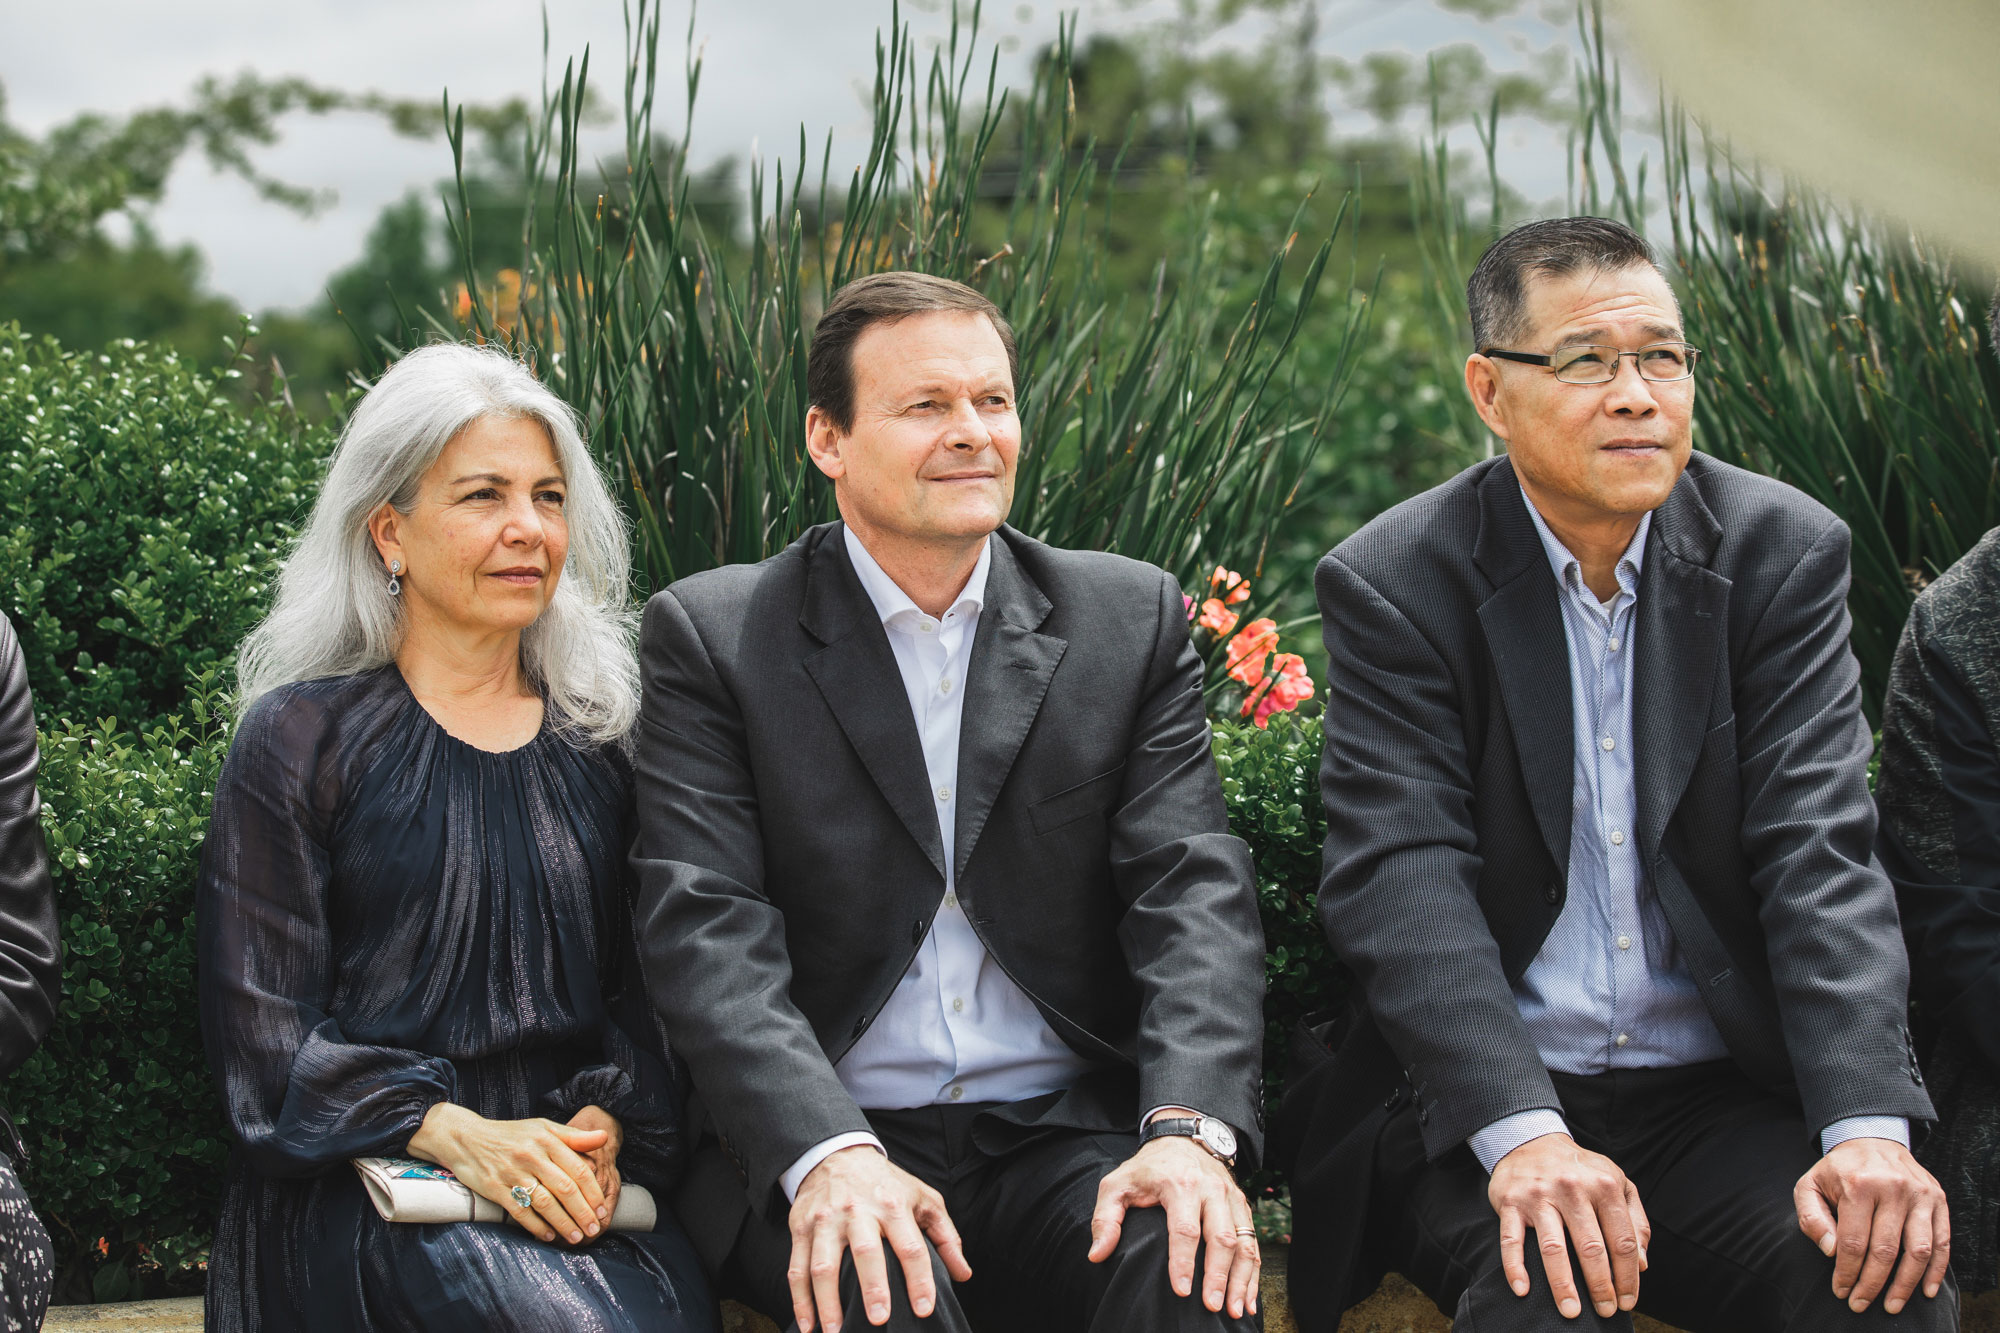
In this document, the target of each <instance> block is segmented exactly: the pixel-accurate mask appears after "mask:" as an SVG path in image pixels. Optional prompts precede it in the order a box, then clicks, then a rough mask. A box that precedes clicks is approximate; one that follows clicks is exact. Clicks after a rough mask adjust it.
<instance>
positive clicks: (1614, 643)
mask: <svg viewBox="0 0 2000 1333" xmlns="http://www.w3.org/2000/svg"><path fill="white" fill-rule="evenodd" d="M1604 646H1605V647H1606V648H1608V649H1610V650H1611V651H1612V652H1614V653H1615V652H1617V651H1618V640H1616V639H1613V640H1612V641H1611V642H1609V643H1607V644H1605V645H1604Z"/></svg>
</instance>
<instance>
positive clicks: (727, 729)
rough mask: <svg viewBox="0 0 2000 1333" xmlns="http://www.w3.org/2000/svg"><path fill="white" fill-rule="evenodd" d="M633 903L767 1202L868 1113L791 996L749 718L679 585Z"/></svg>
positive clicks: (649, 653) (649, 984)
mask: <svg viewBox="0 0 2000 1333" xmlns="http://www.w3.org/2000/svg"><path fill="white" fill-rule="evenodd" d="M640 669H641V673H642V681H643V689H644V694H643V701H642V704H641V708H640V723H639V725H640V732H639V753H638V761H637V789H638V828H639V832H638V836H637V838H636V839H635V840H634V842H633V850H632V864H633V867H634V869H635V870H636V872H637V874H638V880H639V891H638V901H637V905H636V908H635V924H636V927H637V930H638V937H639V951H640V961H641V964H642V965H643V968H644V971H645V975H646V988H647V994H648V995H649V996H650V997H651V999H652V1002H653V1007H654V1008H655V1009H656V1010H657V1011H658V1012H659V1014H660V1015H661V1018H662V1020H663V1021H664V1023H665V1025H666V1029H667V1036H668V1039H669V1040H670V1041H671V1042H672V1044H673V1048H674V1049H675V1051H677V1052H678V1053H679V1054H680V1056H681V1058H682V1059H684V1060H686V1061H687V1064H688V1069H689V1072H690V1073H691V1075H692V1077H693V1081H694V1086H695V1088H696V1090H697V1091H698V1092H699V1094H700V1097H701V1099H702V1101H703V1103H704V1104H705V1105H706V1106H707V1108H708V1110H709V1111H710V1113H711V1114H712V1115H713V1117H714V1119H715V1122H716V1123H717V1124H718V1125H720V1126H722V1127H723V1128H724V1130H725V1132H726V1134H727V1136H728V1137H727V1138H726V1139H725V1147H726V1148H727V1149H728V1150H729V1151H730V1152H731V1153H732V1155H733V1156H734V1157H735V1160H736V1161H737V1163H738V1165H739V1166H740V1167H741V1168H742V1169H743V1172H744V1174H745V1175H746V1177H747V1178H748V1180H749V1185H750V1197H751V1200H752V1201H753V1203H755V1204H756V1205H757V1206H758V1207H759V1208H760V1209H761V1210H764V1211H767V1212H768V1211H769V1210H771V1209H772V1208H774V1207H775V1206H778V1204H779V1201H781V1199H782V1195H781V1194H779V1192H778V1190H777V1184H778V1179H779V1177H780V1176H781V1175H782V1174H783V1173H784V1170H785V1168H786V1167H788V1166H790V1165H791V1164H792V1163H793V1162H795V1161H797V1160H798V1158H799V1156H800V1155H801V1154H803V1153H804V1152H805V1151H806V1149H808V1148H810V1147H812V1146H813V1145H814V1144H817V1143H821V1142H824V1141H825V1140H827V1139H830V1138H832V1137H834V1136H835V1135H838V1134H847V1133H867V1132H868V1121H867V1118H866V1117H865V1116H863V1115H862V1113H861V1110H860V1108H859V1107H857V1106H856V1105H855V1104H854V1099H853V1098H852V1097H851V1096H849V1095H848V1092H847V1089H846V1088H845V1087H843V1086H842V1085H841V1082H840V1080H839V1078H838V1077H837V1076H835V1074H834V1072H833V1065H832V1064H831V1062H829V1061H828V1060H827V1058H826V1053H825V1052H824V1051H823V1050H822V1049H821V1048H820V1044H819V1041H818V1039H817V1038H816V1037H815V1035H814V1033H813V1030H812V1025H811V1024H810V1023H808V1022H807V1021H806V1018H805V1015H804V1014H802V1013H800V1012H799V1009H798V1006H797V1005H795V1004H793V1003H792V999H791V980H792V966H791V955H790V953H789V952H788V950H787V948H786V940H785V923H784V917H783V914H782V913H781V912H780V911H779V910H778V908H777V907H775V906H774V905H773V904H772V903H771V901H770V899H769V897H767V896H766V894H765V891H764V855H763V846H764V838H763V829H762V826H761V823H760V821H759V815H758V806H757V787H756V781H755V777H754V775H753V773H752V772H751V768H750V761H749V757H748V749H747V746H746V743H745V738H744V728H743V717H742V711H741V709H740V708H739V707H738V705H737V703H736V700H735V699H734V697H733V696H732V695H731V694H730V692H729V689H728V686H727V685H726V684H725V683H724V682H723V680H722V679H721V676H720V674H719V673H718V672H717V671H716V669H715V666H714V663H713V662H712V661H711V659H710V656H709V652H708V649H707V647H706V646H705V645H704V644H703V642H702V638H701V635H700V633H699V632H698V631H697V629H696V627H695V624H694V622H693V620H692V619H691V618H690V617H689V616H688V614H687V611H686V609H685V608H684V607H683V606H682V605H681V604H680V602H679V601H678V600H676V598H675V596H674V594H673V591H672V590H671V589H669V590H667V591H665V592H661V593H657V594H655V595H654V597H653V599H652V600H651V601H650V602H648V603H647V606H646V617H645V624H644V628H643V630H642V631H641V635H640Z"/></svg>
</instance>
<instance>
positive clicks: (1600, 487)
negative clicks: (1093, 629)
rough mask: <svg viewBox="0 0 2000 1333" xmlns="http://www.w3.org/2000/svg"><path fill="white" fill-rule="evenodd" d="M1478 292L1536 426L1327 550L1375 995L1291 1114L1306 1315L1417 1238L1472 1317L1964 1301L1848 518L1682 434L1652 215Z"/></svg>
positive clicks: (1297, 1288)
mask: <svg viewBox="0 0 2000 1333" xmlns="http://www.w3.org/2000/svg"><path fill="white" fill-rule="evenodd" d="M1467 301H1468V307H1469V310H1470V314H1471V323H1472V328H1473V336H1474V348H1475V350H1474V352H1473V354H1472V355H1471V356H1469V357H1468V358H1467V362H1466V387H1467V390H1468V392H1469V393H1470V395H1471V397H1472V399H1473V402H1474V405H1475V407H1476V408H1477V409H1478V411H1479V413H1480V416H1481V417H1482V419H1483V420H1484V422H1485V423H1486V425H1487V427H1488V428H1489V429H1490V430H1491V431H1492V432H1493V434H1494V435H1495V436H1496V437H1498V438H1499V439H1500V440H1501V441H1503V442H1504V443H1505V444H1506V447H1507V450H1508V453H1507V455H1506V456H1504V457H1500V458H1495V459H1491V460H1488V461H1487V462H1484V463H1480V464H1477V465H1475V466H1474V467H1472V468H1470V469H1468V470H1467V471H1466V472H1464V473H1462V474H1461V475H1460V476H1458V477H1457V478H1455V479H1454V480H1452V481H1449V482H1447V483H1445V484H1444V485H1442V486H1439V487H1437V488H1435V489H1433V490H1431V491H1429V492H1427V493H1425V494H1423V495H1420V496H1418V497H1416V498H1414V499H1412V500H1410V501H1408V502H1406V503H1404V504H1401V505H1399V506H1397V507H1396V508H1394V509H1391V510H1390V511H1388V512H1387V513H1386V514H1384V515H1382V516H1381V517H1380V518H1377V519H1376V520H1374V521H1373V522H1372V523H1370V524H1369V525H1368V526H1367V527H1365V528H1364V529H1362V531H1360V532H1359V533H1357V534H1356V535H1355V536H1353V537H1352V538H1350V539H1348V540H1347V541H1346V542H1343V543H1342V544H1341V545H1340V546H1339V547H1338V548H1336V549H1335V550H1334V551H1333V552H1332V553H1331V554H1330V555H1328V556H1327V557H1326V559H1324V560H1323V561H1322V562H1321V563H1320V567H1319V571H1318V575H1317V587H1318V594H1319V603H1320V609H1321V614H1322V617H1323V621H1324V631H1325V636H1326V644H1327V651H1328V654H1329V658H1330V666H1329V670H1328V674H1327V683H1326V691H1325V698H1326V713H1325V725H1326V751H1325V758H1324V762H1323V768H1322V786H1323V790H1324V793H1325V798H1326V806H1327V818H1328V832H1327V840H1326V859H1325V875H1324V879H1323V882H1322V885H1321V889H1320V895H1319V911H1320V916H1321V920H1322V922H1323V924H1324V925H1325V928H1326V932H1327V937H1328V939H1329V940H1330V941H1331V943H1332V946H1333V948H1334V949H1335V950H1336V951H1337V952H1338V954H1339V956H1340V957H1341V958H1342V960H1343V961H1344V962H1345V963H1346V964H1347V965H1348V966H1349V967H1350V968H1351V969H1352V970H1353V973H1354V976H1355V993H1354V995H1353V1006H1352V1010H1351V1012H1350V1013H1349V1015H1348V1021H1347V1023H1346V1024H1345V1025H1344V1030H1340V1031H1336V1032H1334V1033H1332V1034H1331V1035H1332V1036H1333V1037H1334V1039H1335V1040H1334V1045H1335V1046H1336V1049H1334V1050H1332V1051H1330V1052H1324V1053H1323V1054H1322V1055H1321V1056H1320V1058H1319V1060H1318V1063H1317V1067H1314V1068H1309V1069H1298V1070H1294V1071H1293V1073H1294V1079H1295V1082H1294V1084H1293V1086H1292V1088H1291V1089H1290V1091H1289V1093H1288V1096H1287V1100H1286V1103H1285V1107H1284V1111H1283V1114H1282V1116H1281V1123H1280V1125H1279V1126H1278V1128H1277V1132H1276V1133H1275V1134H1274V1140H1275V1141H1276V1143H1277V1145H1278V1146H1277V1147H1275V1148H1274V1153H1273V1156H1274V1158H1275V1159H1276V1160H1277V1162H1278V1164H1279V1165H1281V1166H1288V1167H1290V1168H1291V1181H1292V1201H1293V1207H1294V1218H1293V1240H1294V1245H1293V1257H1292V1263H1291V1286H1292V1292H1293V1297H1294V1303H1295V1308H1296V1311H1297V1313H1298V1316H1299V1319H1300V1325H1301V1327H1302V1328H1303V1329H1305V1330H1307V1333H1330V1330H1332V1329H1333V1328H1334V1326H1335V1324H1336V1323H1337V1321H1338V1318H1339V1315H1340V1313H1341V1311H1342V1310H1344V1309H1345V1308H1346V1307H1347V1306H1348V1305H1349V1304H1351V1303H1353V1302H1354V1301H1355V1300H1358V1299H1359V1298H1361V1297H1363V1296H1365V1295H1366V1294H1367V1293H1368V1291H1369V1290H1370V1289H1371V1288H1372V1287H1373V1285H1374V1282H1375V1280H1376V1279H1377V1278H1378V1277H1379V1275H1380V1274H1381V1273H1382V1272H1384V1271H1387V1270H1396V1271H1400V1272H1402V1273H1403V1274H1404V1275H1405V1276H1407V1277H1409V1278H1411V1279H1412V1280H1413V1281H1415V1282H1416V1283H1417V1284H1418V1285H1419V1286H1420V1287H1422V1288H1423V1289H1424V1290H1425V1291H1426V1292H1427V1293H1428V1294H1429V1295H1430V1296H1431V1297H1432V1298H1433V1299H1434V1300H1435V1301H1437V1303H1438V1305H1439V1307H1440V1308H1441V1309H1443V1310H1445V1311H1447V1312H1455V1316H1456V1317H1457V1318H1458V1319H1459V1320H1461V1321H1463V1323H1462V1326H1463V1327H1468V1328H1478V1329H1480V1330H1482V1333H1493V1331H1494V1330H1557V1329H1574V1328H1601V1329H1606V1330H1621V1331H1623V1330H1629V1329H1630V1328H1631V1316H1630V1313H1629V1311H1630V1310H1631V1309H1633V1308H1634V1307H1635V1306H1636V1307H1637V1308H1638V1309H1640V1310H1643V1311H1645V1312H1646V1313H1648V1314H1650V1315H1652V1316H1654V1317H1656V1318H1658V1319H1660V1320H1662V1321H1664V1322H1666V1323H1669V1324H1673V1325H1676V1326H1679V1327H1685V1328H1696V1329H1708V1328H1742V1329H1756V1330H1759V1333H1764V1331H1766V1330H1781V1329H1782V1330H1788V1331H1791V1333H1818V1331H1819V1330H1824V1329H1834V1328H1847V1327H1854V1328H1857V1329H1858V1328H1864V1327H1877V1326H1894V1327H1899V1328H1901V1327H1908V1328H1921V1329H1952V1328H1956V1327H1957V1316H1958V1308H1957V1307H1958V1300H1957V1291H1956V1288H1955V1287H1954V1285H1953V1284H1952V1281H1951V1278H1950V1276H1949V1273H1948V1271H1947V1266H1946V1259H1947V1256H1948V1253H1949V1237H1948V1218H1947V1213H1946V1209H1945V1206H1944V1203H1943V1196H1942V1193H1941V1191H1940V1190H1939V1188H1938V1185H1937V1182H1936V1181H1935V1180H1933V1179H1932V1178H1931V1176H1930V1175H1929V1173H1928V1172H1926V1171H1925V1170H1924V1169H1923V1168H1922V1167H1921V1166H1920V1165H1919V1164H1918V1163H1917V1162H1916V1160H1915V1159H1914V1158H1913V1157H1912V1156H1911V1154H1910V1151H1909V1148H1908V1146H1907V1145H1908V1143H1909V1136H1910V1122H1912V1121H1919V1122H1927V1121H1928V1120H1929V1119H1930V1118H1931V1105H1930V1101H1929V1099H1928V1098H1927V1097H1926V1096H1925V1093H1924V1089H1923V1087H1922V1081H1923V1080H1922V1075H1921V1074H1920V1072H1919V1070H1918V1067H1917V1062H1916V1057H1915V1054H1914V1052H1913V1050H1912V1046H1911V1041H1910V1036H1909V1032H1908V1030H1907V1029H1906V1027H1905V1025H1904V999H1905V995H1906V993H1907V988H1908V970H1907V966H1906V962H1905V959H1904V955H1903V949H1902V944H1901V937H1900V934H1899V931H1898V927H1897V919H1896V907H1895V900H1894V895H1893V892H1892V890H1891V888H1890V886H1889V883H1888V881H1887V879H1886V878H1885V877H1884V876H1883V874H1882V871H1881V869H1880V867H1879V866H1878V865H1876V864H1875V862H1874V859H1873V856H1872V845H1873V841H1874V833H1875V827H1874V825H1875V820H1874V806H1873V804H1872V802H1871V801H1870V799H1869V795H1868V789H1867V765H1868V757H1869V750H1870V736H1869V730H1868V726H1867V723H1866V721H1865V720H1864V718H1863V716H1862V713H1861V689H1860V671H1859V668H1858V667H1857V665H1856V664H1855V661H1854V657H1853V654H1852V653H1851V652H1850V650H1849V647H1848V630H1849V620H1848V614H1847V607H1846V594H1847V586H1848V548H1849V538H1848V533H1847V530H1846V528H1845V527H1844V526H1843V525H1842V524H1841V523H1840V521H1839V520H1838V519H1837V518H1836V517H1835V516H1834V515H1833V514H1831V513H1829V512H1828V511H1827V510H1826V509H1825V508H1823V507H1822V506H1820V505H1819V504H1817V503H1815V502H1814V501H1812V500H1810V499H1808V498H1807V497H1805V496H1804V495H1802V494H1800V493H1799V492H1798V491H1795V490H1793V489H1791V488H1790V487H1787V486H1784V485H1782V484H1780V483H1778V482H1775V481H1772V480H1769V479H1766V478H1763V477H1759V476H1755V475H1753V474H1750V473H1747V472H1744V471H1741V470H1738V469H1736V468H1733V467H1730V466H1728V465H1726V464H1724V463H1721V462H1718V461H1716V460H1715V459H1712V458H1709V457H1706V456H1703V455H1693V456H1692V457H1691V456H1690V448H1691V421H1692V415H1693V402H1694V393H1695V380H1694V378H1693V374H1694V370H1695V367H1696V364H1697V362H1698V357H1699V352H1698V350H1697V349H1694V348H1692V347H1690V346H1689V345H1688V343H1687V342H1686V339H1685V334H1684V332H1683V327H1682V322H1681V313H1680V309H1679V304H1678V302H1677V301H1676V299H1675V297H1674V294H1673V292H1672V289H1671V288H1670V287H1669V286H1668V284H1667V281H1666V278H1665V277H1664V275H1663V274H1662V273H1661V272H1660V270H1659V268H1658V265H1657V263H1656V261H1655V260H1654V258H1653V256H1652V254H1651V252H1650V251H1649V250H1648V248H1647V247H1646V244H1645V242H1644V241H1643V240H1642V239H1640V238H1639V237H1638V236H1637V235H1636V234H1634V233H1633V232H1632V231H1631V230H1630V229H1629V228H1626V227H1624V226H1622V225H1621V224H1618V223H1615V222H1610V221H1606V220H1603V219H1595V218H1567V219H1557V220H1553V221H1546V222H1538V223H1530V224H1528V225H1526V226H1523V227H1520V228H1517V229H1516V230H1514V231H1512V232H1510V233H1508V234H1507V235H1506V236H1504V237H1502V238H1501V239H1500V240H1498V241H1497V242H1495V243H1494V245H1493V246H1492V247H1491V248H1490V249H1489V250H1488V251H1487V252H1486V254H1485V256H1484V257H1483V258H1482V259H1481V260H1480V262H1479V265H1478V266H1477V268H1476V269H1475V271H1474V273H1473V275H1472V278H1471V281H1470V282H1469V283H1468V287H1467ZM1795 1189H1796V1190H1797V1197H1796V1200H1795V1196H1794V1191H1795ZM1878 1208H1879V1212H1878ZM1836 1218H1837V1222H1836ZM1878 1223H1879V1225H1880V1226H1881V1228H1882V1231H1883V1236H1884V1237H1888V1236H1893V1237H1894V1242H1895V1245H1894V1248H1895V1251H1896V1254H1895V1257H1894V1258H1893V1260H1892V1261H1890V1262H1885V1261H1884V1257H1883V1254H1882V1253H1881V1252H1882V1251H1883V1250H1884V1249H1886V1248H1887V1246H1886V1245H1885V1244H1883V1243H1881V1242H1882V1238H1881V1237H1877V1238H1876V1241H1877V1243H1876V1244H1872V1245H1871V1244H1870V1238H1871V1234H1872V1232H1873V1229H1874V1228H1875V1226H1876V1225H1877V1224H1878ZM1551 1241H1558V1242H1560V1244H1557V1245H1555V1246H1553V1247H1552V1246H1551V1245H1550V1242H1551ZM1538 1242H1539V1247H1538ZM1815 1242H1818V1244H1817V1245H1816V1244H1815ZM1822 1248H1823V1249H1824V1253H1822ZM1551 1251H1552V1252H1551ZM1836 1251H1837V1252H1838V1258H1837V1259H1836V1258H1835V1257H1833V1256H1834V1255H1835V1253H1836ZM1932 1293H1936V1295H1935V1297H1933V1295H1932ZM1856 1306H1860V1307H1862V1309H1861V1310H1860V1311H1859V1312H1857V1311H1856V1310H1855V1308H1854V1307H1856ZM1898 1310H1900V1311H1901V1313H1900V1314H1898V1313H1897V1311H1898Z"/></svg>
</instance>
